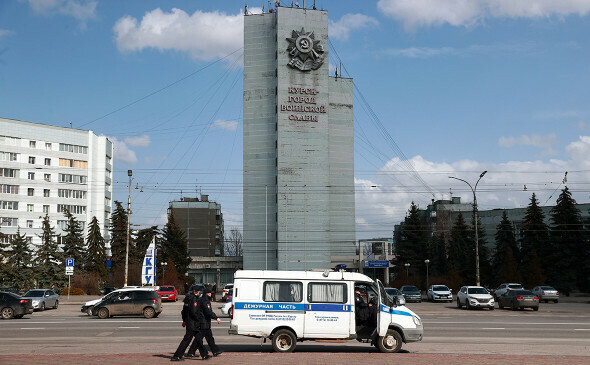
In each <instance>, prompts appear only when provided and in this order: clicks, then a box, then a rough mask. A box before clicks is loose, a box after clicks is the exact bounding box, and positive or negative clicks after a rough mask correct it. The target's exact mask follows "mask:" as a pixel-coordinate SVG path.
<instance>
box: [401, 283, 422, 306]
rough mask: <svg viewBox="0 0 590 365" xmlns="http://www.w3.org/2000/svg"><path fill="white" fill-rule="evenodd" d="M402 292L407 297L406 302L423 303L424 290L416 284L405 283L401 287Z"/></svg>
mask: <svg viewBox="0 0 590 365" xmlns="http://www.w3.org/2000/svg"><path fill="white" fill-rule="evenodd" d="M400 290H401V292H402V294H403V295H404V298H406V302H418V303H422V292H421V291H420V289H418V288H417V287H416V286H414V285H404V286H402V287H401V289H400Z"/></svg>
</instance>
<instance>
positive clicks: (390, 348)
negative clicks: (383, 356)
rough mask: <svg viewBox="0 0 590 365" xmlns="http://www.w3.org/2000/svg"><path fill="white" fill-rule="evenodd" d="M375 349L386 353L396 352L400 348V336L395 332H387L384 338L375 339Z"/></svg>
mask: <svg viewBox="0 0 590 365" xmlns="http://www.w3.org/2000/svg"><path fill="white" fill-rule="evenodd" d="M377 348H378V349H379V351H381V352H386V353H394V352H398V351H399V350H401V348H402V336H400V334H399V332H397V331H395V330H387V334H386V335H385V336H380V337H379V338H378V339H377Z"/></svg>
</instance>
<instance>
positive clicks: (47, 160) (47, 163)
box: [45, 158, 51, 166]
mask: <svg viewBox="0 0 590 365" xmlns="http://www.w3.org/2000/svg"><path fill="white" fill-rule="evenodd" d="M45 166H51V159H50V158H46V159H45Z"/></svg>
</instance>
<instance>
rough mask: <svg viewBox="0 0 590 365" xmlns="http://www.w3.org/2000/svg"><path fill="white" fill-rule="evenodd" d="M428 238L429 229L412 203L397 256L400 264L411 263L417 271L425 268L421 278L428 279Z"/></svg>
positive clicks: (403, 226) (403, 225) (402, 227)
mask: <svg viewBox="0 0 590 365" xmlns="http://www.w3.org/2000/svg"><path fill="white" fill-rule="evenodd" d="M428 236H429V232H428V229H427V227H426V225H425V224H424V223H423V222H422V220H421V219H420V215H419V212H418V207H417V206H416V204H414V202H412V204H411V205H410V209H409V210H408V214H407V215H406V218H405V219H404V222H403V224H402V226H401V240H400V241H399V242H398V243H397V246H396V256H397V257H398V262H400V263H402V264H405V263H410V265H411V267H414V268H416V270H418V268H422V267H424V269H423V270H424V274H423V275H420V276H421V277H426V266H425V265H424V260H425V259H427V258H428Z"/></svg>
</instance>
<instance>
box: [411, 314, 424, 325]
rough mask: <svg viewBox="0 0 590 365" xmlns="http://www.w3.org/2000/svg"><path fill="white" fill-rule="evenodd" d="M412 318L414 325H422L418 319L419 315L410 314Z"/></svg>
mask: <svg viewBox="0 0 590 365" xmlns="http://www.w3.org/2000/svg"><path fill="white" fill-rule="evenodd" d="M412 319H413V320H414V324H415V325H416V326H422V320H421V319H420V317H416V316H412Z"/></svg>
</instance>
